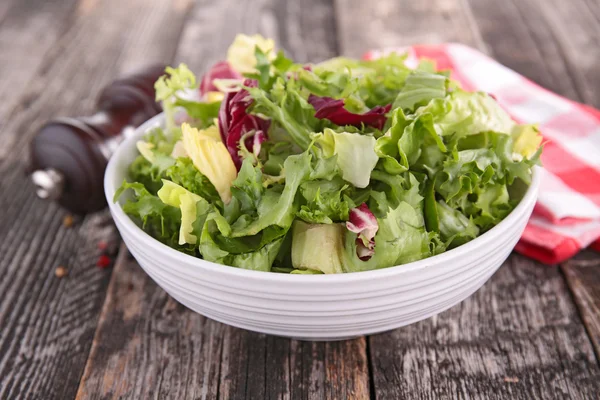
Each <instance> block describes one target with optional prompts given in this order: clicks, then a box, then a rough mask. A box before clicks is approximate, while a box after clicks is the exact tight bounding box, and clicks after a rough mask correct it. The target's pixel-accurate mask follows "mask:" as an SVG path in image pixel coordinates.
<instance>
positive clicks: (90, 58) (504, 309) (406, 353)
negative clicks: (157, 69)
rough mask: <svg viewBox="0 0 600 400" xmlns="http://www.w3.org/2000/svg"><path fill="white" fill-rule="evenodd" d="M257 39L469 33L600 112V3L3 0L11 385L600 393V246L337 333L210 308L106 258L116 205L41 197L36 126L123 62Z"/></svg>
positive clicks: (363, 393) (287, 44)
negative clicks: (269, 332) (61, 273)
mask: <svg viewBox="0 0 600 400" xmlns="http://www.w3.org/2000/svg"><path fill="white" fill-rule="evenodd" d="M257 31H258V32H261V33H262V34H264V35H266V36H270V37H273V38H275V39H276V41H277V42H278V43H279V44H280V46H281V47H283V48H284V49H285V50H286V51H287V53H288V54H290V55H292V56H293V57H295V58H296V59H298V60H300V61H308V60H312V61H318V60H322V59H325V58H328V57H331V56H334V55H337V54H345V55H350V56H359V55H360V54H361V53H362V52H364V51H365V50H368V49H371V48H378V47H382V46H394V45H406V44H410V43H413V42H442V41H458V42H462V43H466V44H469V45H471V46H474V47H476V48H479V49H481V50H483V51H486V52H487V53H489V54H490V55H492V56H493V57H495V58H496V59H498V60H499V61H500V62H502V63H504V64H506V65H508V66H509V67H511V68H513V69H515V70H517V71H519V72H520V73H522V74H524V75H526V76H528V77H529V78H531V79H533V80H535V81H536V82H538V83H540V84H541V85H543V86H545V87H547V88H549V89H551V90H553V91H555V92H557V93H559V94H562V95H565V96H567V97H569V98H571V99H574V100H577V101H582V102H585V103H588V104H591V105H594V106H596V107H600V90H599V89H600V87H599V86H600V67H599V65H600V3H598V1H597V0H571V1H568V2H567V1H564V0H546V1H542V0H506V1H496V0H422V1H408V0H406V1H393V0H377V1H373V2H367V1H363V0H335V1H334V0H294V1H286V2H284V1H276V0H245V1H242V0H219V1H215V0H202V1H198V2H193V1H191V0H173V1H167V0H104V1H100V0H2V2H0V98H1V99H2V100H1V101H0V132H1V134H0V139H1V141H0V159H1V162H0V177H1V178H0V210H1V211H0V216H1V219H2V224H1V227H0V254H1V255H0V272H1V274H2V278H1V279H0V397H1V398H10V399H14V398H31V399H70V398H73V397H77V398H82V399H83V398H94V399H96V398H98V399H100V398H102V399H104V398H127V399H138V398H149V397H152V398H157V399H166V398H194V399H195V398H199V399H200V398H201V399H204V398H208V399H215V398H220V399H227V398H233V399H240V398H248V399H259V398H278V399H279V398H281V399H303V398H310V399H313V398H315V399H316V398H331V399H347V398H348V399H349V398H359V399H362V398H377V399H400V398H454V397H460V398H467V397H468V398H519V399H533V398H545V399H546V398H569V397H571V398H578V399H591V398H598V397H597V396H598V394H599V393H600V369H599V365H598V356H599V355H600V347H599V344H600V311H599V308H600V256H599V255H598V254H597V253H593V252H587V253H584V254H583V255H581V256H580V257H578V258H577V259H575V260H572V261H569V262H566V263H564V264H561V265H556V266H550V267H548V266H544V265H540V264H538V263H536V262H533V261H530V260H528V259H526V258H524V257H522V256H519V255H513V256H511V258H510V259H509V260H508V261H507V262H506V263H505V264H504V265H503V266H502V267H501V268H500V270H499V271H498V272H497V273H496V274H495V275H494V276H493V277H492V279H490V281H489V282H488V283H487V284H486V285H485V286H484V287H483V288H482V289H481V290H479V291H478V292H477V293H476V294H475V295H473V296H472V297H471V298H469V299H468V300H466V301H464V302H463V303H461V304H460V305H457V306H455V307H453V308H452V309H450V310H448V311H446V312H444V313H442V314H440V315H438V316H436V317H434V318H431V319H429V320H426V321H422V322H420V323H416V324H413V325H411V326H407V327H404V328H401V329H397V330H395V331H392V332H388V333H384V334H380V335H374V336H371V337H363V338H359V339H355V340H349V341H343V342H332V343H310V342H300V341H295V340H288V339H283V338H278V337H273V336H266V335H262V334H257V333H252V332H247V331H243V330H240V329H236V328H232V327H229V326H225V325H222V324H220V323H217V322H214V321H212V320H209V319H206V318H204V317H202V316H200V315H198V314H195V313H193V312H191V311H189V310H187V309H185V308H184V307H183V306H181V305H179V304H177V303H176V302H175V301H174V300H173V299H171V298H170V297H169V296H168V295H167V294H166V293H165V292H164V291H163V290H162V289H160V288H159V287H158V286H156V285H155V284H154V283H153V282H152V281H151V280H150V279H149V278H148V277H147V276H146V275H145V274H144V273H143V271H142V270H141V269H140V268H139V267H138V266H137V265H136V263H135V261H134V260H133V259H131V258H130V256H129V255H128V253H127V251H126V249H125V248H121V251H120V252H119V253H118V256H117V255H116V254H115V259H116V261H115V262H114V265H113V266H112V267H111V268H107V269H100V268H97V267H96V261H97V259H98V257H99V256H100V254H101V252H102V250H101V249H99V248H98V243H99V242H101V241H108V242H110V241H111V240H113V241H118V236H117V233H116V231H115V228H114V226H113V224H112V222H111V219H110V216H109V215H108V213H106V212H102V213H98V214H95V215H90V216H88V217H86V218H85V219H81V220H76V221H75V224H74V225H73V226H71V227H67V226H65V224H63V218H64V217H65V215H66V214H65V212H64V211H62V210H60V209H59V208H58V207H56V206H55V205H53V204H49V203H45V202H43V201H41V200H38V199H37V198H36V197H35V195H34V194H33V193H34V192H33V188H32V185H31V184H30V183H29V182H28V180H27V179H26V178H25V176H24V174H23V172H22V171H23V167H24V164H25V159H26V153H27V147H26V145H27V143H28V140H29V139H30V138H31V136H32V134H33V133H34V132H35V130H36V128H37V127H39V126H40V124H41V123H43V122H44V121H45V120H47V119H49V118H51V117H53V116H58V115H84V114H86V113H90V112H91V111H92V107H93V103H94V97H95V95H96V94H97V93H98V91H99V89H100V88H101V87H102V86H103V85H105V84H106V83H107V82H109V81H110V80H111V79H113V78H114V77H116V76H117V75H119V74H120V73H123V72H127V71H129V70H131V69H133V68H135V67H137V66H140V65H144V64H147V63H149V62H153V61H166V62H179V61H185V62H186V63H188V65H190V67H191V68H192V69H193V70H195V71H197V72H199V73H200V72H201V71H203V69H204V68H206V67H207V66H208V65H209V64H211V63H213V62H214V61H216V60H218V59H219V58H221V57H223V56H224V52H225V50H226V48H227V46H228V44H229V43H230V42H231V41H232V39H233V37H234V35H235V33H236V32H246V33H253V32H257ZM67 225H68V224H67ZM59 265H63V266H65V267H66V268H67V269H68V275H67V276H66V277H63V278H61V279H59V278H57V277H56V276H55V269H56V267H57V266H59Z"/></svg>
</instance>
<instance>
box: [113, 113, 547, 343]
mask: <svg viewBox="0 0 600 400" xmlns="http://www.w3.org/2000/svg"><path fill="white" fill-rule="evenodd" d="M162 121H163V118H162V116H160V115H159V116H157V117H155V118H153V119H151V120H149V121H148V122H146V123H145V124H143V125H142V126H140V127H139V128H137V129H136V131H135V133H133V134H132V135H131V136H129V137H127V138H126V139H125V140H124V141H123V143H121V144H120V146H119V148H118V149H117V151H116V152H115V154H114V155H113V156H112V158H111V160H110V162H109V164H108V167H107V169H106V174H105V177H104V190H105V194H106V198H107V200H108V203H109V205H110V211H111V213H112V216H113V218H114V220H115V223H116V225H117V228H118V229H119V232H120V233H121V236H122V237H123V240H124V241H125V243H126V245H127V247H128V248H129V250H130V251H131V253H132V254H133V256H134V257H135V259H136V260H137V261H138V262H139V264H140V265H141V267H142V268H143V269H144V270H145V271H146V273H148V275H150V277H152V279H153V280H154V281H155V282H156V283H157V284H158V285H159V286H160V287H162V288H163V289H164V290H165V291H167V293H169V294H170V295H171V296H173V298H175V299H176V300H177V301H179V302H180V303H181V304H183V305H185V306H187V307H189V308H191V309H192V310H194V311H196V312H198V313H200V314H202V315H204V316H207V317H209V318H212V319H214V320H217V321H220V322H223V323H226V324H229V325H233V326H236V327H240V328H244V329H249V330H252V331H257V332H263V333H268V334H273V335H279V336H289V337H294V338H298V339H308V340H337V339H343V338H349V337H354V336H359V335H365V334H371V333H376V332H383V331H387V330H390V329H394V328H398V327H400V326H403V325H407V324H411V323H413V322H416V321H420V320H422V319H425V318H429V317H431V316H433V315H435V314H437V313H439V312H441V311H444V310H446V309H447V308H450V307H452V306H453V305H455V304H457V303H459V302H461V301H462V300H464V299H465V298H467V297H469V296H470V295H471V294H472V293H473V292H475V291H476V290H477V289H479V288H480V287H481V286H482V285H483V284H484V283H485V282H486V281H487V280H488V279H489V277H490V276H491V275H492V274H493V273H494V272H495V271H496V269H498V267H500V265H501V264H502V263H503V262H504V260H505V259H506V258H507V257H508V256H509V254H510V252H511V251H512V249H513V247H514V246H515V244H516V243H517V241H518V240H519V237H520V236H521V233H522V232H523V229H524V228H525V225H526V223H527V220H528V218H529V216H530V214H531V212H532V210H533V206H534V204H535V201H536V197H537V192H538V186H539V175H540V174H539V173H538V172H536V171H534V176H533V183H532V184H531V186H530V187H529V189H528V190H527V192H526V194H525V197H524V198H523V199H522V201H521V203H520V204H519V205H518V206H517V207H516V208H515V209H514V210H513V212H512V213H510V215H509V216H508V217H507V218H506V219H505V220H504V221H502V222H501V223H500V224H498V225H497V226H496V227H494V228H493V229H491V230H490V231H488V232H486V233H485V234H483V235H481V236H480V237H478V238H476V239H475V240H472V241H471V242H469V243H467V244H465V245H463V246H460V247H458V248H456V249H453V250H450V251H447V252H445V253H443V254H440V255H437V256H434V257H431V258H428V259H425V260H421V261H417V262H412V263H409V264H405V265H400V266H397V267H391V268H386V269H380V270H376V271H367V272H356V273H351V274H339V275H289V274H278V273H270V272H260V271H248V270H243V269H239V268H234V267H229V266H225V265H220V264H215V263H212V262H208V261H204V260H202V259H199V258H195V257H192V256H189V255H186V254H184V253H180V252H178V251H176V250H173V249H171V248H170V247H168V246H166V245H164V244H162V243H160V242H159V241H157V240H155V239H154V238H152V237H151V236H149V235H148V234H146V233H145V232H144V231H143V230H142V229H140V228H139V227H138V226H137V225H136V224H135V223H134V222H133V221H132V220H131V219H130V218H129V217H128V216H127V215H126V214H125V213H124V212H123V210H122V209H121V205H120V204H118V203H113V201H112V199H113V196H114V193H115V190H116V189H117V188H118V187H119V186H120V185H121V182H122V181H123V179H124V178H125V176H126V171H127V167H128V165H129V164H130V163H131V161H132V160H133V159H134V158H135V156H136V155H137V154H138V153H137V149H136V146H135V143H136V141H137V140H138V139H139V138H140V137H141V136H142V135H143V134H144V133H145V132H146V130H147V129H148V128H150V127H151V126H154V125H159V124H161V123H162Z"/></svg>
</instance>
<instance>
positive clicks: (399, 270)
mask: <svg viewBox="0 0 600 400" xmlns="http://www.w3.org/2000/svg"><path fill="white" fill-rule="evenodd" d="M163 121H164V116H163V114H162V113H161V114H158V115H156V116H154V117H153V118H151V119H149V120H148V121H146V122H144V123H143V124H142V125H140V126H139V127H137V128H136V129H135V130H133V131H132V132H130V133H129V134H128V135H126V137H125V138H124V140H123V141H122V142H121V143H120V144H119V145H118V147H117V149H116V150H115V152H114V153H113V155H112V157H111V158H110V160H109V162H108V165H107V167H106V171H105V174H104V194H105V196H106V200H107V202H108V205H109V208H110V212H111V214H112V216H113V219H115V222H118V223H120V224H121V228H119V230H121V229H125V230H127V231H128V233H129V234H131V236H133V237H135V238H137V239H138V240H139V241H140V242H141V243H142V244H143V245H144V246H147V247H148V248H151V249H152V250H153V251H154V252H158V253H161V254H163V255H164V256H165V257H167V258H170V259H171V261H173V262H177V261H179V262H181V263H183V264H188V265H193V266H194V267H197V268H199V269H203V270H205V271H206V272H210V273H215V274H222V275H224V276H226V277H231V278H233V277H235V278H245V279H250V280H263V281H270V282H274V283H277V282H281V283H290V282H305V283H306V282H310V283H317V282H329V283H333V282H335V283H344V282H354V281H366V280H368V279H373V278H378V279H381V278H387V277H390V276H396V275H401V274H404V273H410V272H414V271H417V270H422V269H425V268H428V267H432V266H434V265H438V264H442V263H446V262H449V261H451V260H454V259H456V258H459V257H461V256H463V255H465V254H467V253H469V252H471V251H474V250H478V249H480V248H482V247H483V246H485V245H486V244H489V243H490V242H493V241H495V240H496V239H498V238H499V237H500V236H501V235H502V232H503V231H505V230H506V229H507V228H508V227H509V226H511V225H512V224H515V223H517V222H518V220H519V219H520V218H522V217H523V214H524V213H526V210H527V208H528V207H529V206H531V205H532V203H535V201H536V198H537V192H538V188H539V185H540V179H541V173H540V172H541V171H540V169H541V168H540V167H534V169H533V171H532V181H531V184H530V185H529V188H528V189H527V191H526V192H525V195H524V196H523V198H522V199H521V201H520V202H519V204H518V205H517V206H516V207H515V208H514V209H513V210H512V211H511V213H510V214H509V215H508V216H507V217H506V218H504V219H503V220H502V221H500V223H498V225H496V226H494V227H493V228H491V229H490V230H489V231H487V232H485V233H484V234H482V235H481V236H478V237H476V238H475V239H473V240H471V241H470V242H468V243H465V244H463V245H461V246H458V247H456V248H454V249H451V250H448V251H446V252H443V253H441V254H438V255H435V256H431V257H429V258H425V259H422V260H418V261H413V262H410V263H407V264H400V265H395V266H391V267H387V268H381V269H375V270H369V271H358V272H351V273H342V274H317V275H299V274H298V275H297V274H285V273H274V272H266V271H254V270H247V269H242V268H236V267H231V266H229V265H224V264H218V263H215V262H212V261H207V260H204V259H201V258H198V257H194V256H191V255H189V254H185V253H182V252H180V251H178V250H175V249H173V248H171V247H169V246H167V245H166V244H164V243H162V242H160V241H159V240H157V239H155V238H153V237H152V236H150V235H149V234H148V233H146V232H145V231H144V230H143V229H141V228H140V227H139V226H138V225H137V224H136V223H135V222H133V220H132V219H131V218H129V216H128V215H127V214H125V212H124V211H123V209H122V207H121V204H120V202H116V203H115V202H113V197H114V194H115V191H116V187H115V185H114V184H113V181H114V175H115V174H116V173H117V171H118V167H119V164H122V163H120V162H119V161H120V159H121V158H122V157H123V156H124V154H125V153H126V152H127V150H128V149H129V148H130V147H132V146H134V147H135V142H136V141H137V140H139V138H140V137H141V136H143V135H144V134H145V133H146V131H147V130H148V129H150V128H152V127H155V126H160V125H161V124H162V122H163Z"/></svg>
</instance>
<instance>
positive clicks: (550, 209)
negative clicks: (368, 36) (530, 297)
mask: <svg viewBox="0 0 600 400" xmlns="http://www.w3.org/2000/svg"><path fill="white" fill-rule="evenodd" d="M392 51H396V52H407V53H408V59H407V64H408V65H409V66H411V65H414V66H416V64H417V63H418V60H419V59H420V58H428V59H432V60H435V61H436V63H437V67H438V69H449V70H451V71H452V78H453V79H455V80H457V81H459V82H460V83H461V84H462V86H463V88H464V89H466V90H480V91H485V92H488V93H491V94H493V95H494V97H495V98H496V99H497V100H498V103H499V104H500V105H501V106H502V107H503V108H504V109H505V110H506V111H507V112H508V113H509V114H510V115H511V116H512V117H513V119H515V120H516V121H518V122H522V123H535V124H538V126H539V128H540V130H541V132H542V134H543V136H544V140H545V142H546V144H545V147H544V152H543V154H542V163H543V165H544V169H542V172H541V173H542V180H541V185H540V192H539V197H538V201H537V204H536V207H535V209H534V212H533V215H532V217H531V219H530V220H529V223H528V224H527V227H526V228H525V232H523V236H522V237H521V240H520V241H519V243H518V244H517V247H516V250H517V251H518V252H520V253H522V254H525V255H526V256H529V257H531V258H535V259H536V260H539V261H541V262H544V263H547V264H553V263H558V262H561V261H564V260H566V259H568V258H570V257H572V256H574V255H575V254H577V252H579V250H581V249H583V248H586V247H588V246H591V247H593V248H595V249H596V250H600V111H598V110H596V109H594V108H591V107H589V106H586V105H584V104H580V103H576V102H574V101H571V100H568V99H566V98H564V97H561V96H558V95H556V94H555V93H552V92H550V91H548V90H546V89H544V88H542V87H540V86H538V85H536V84H535V83H533V82H531V81H529V80H527V79H526V78H524V77H523V76H521V75H519V74H518V73H516V72H515V71H513V70H511V69H508V68H506V67H505V66H503V65H501V64H499V63H497V62H496V61H494V60H492V59H491V58H489V57H488V56H486V55H485V54H483V53H481V52H479V51H477V50H475V49H472V48H470V47H467V46H464V45H461V44H455V43H448V44H440V45H422V46H421V45H419V46H413V47H410V48H397V49H386V50H381V51H372V52H369V53H367V54H365V56H364V58H366V59H373V58H377V57H381V56H382V55H384V54H387V53H390V52H392Z"/></svg>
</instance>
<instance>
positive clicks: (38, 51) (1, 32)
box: [0, 0, 77, 129]
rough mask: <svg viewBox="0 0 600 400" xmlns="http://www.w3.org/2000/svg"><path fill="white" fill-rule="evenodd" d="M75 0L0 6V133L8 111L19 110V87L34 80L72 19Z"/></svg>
mask: <svg viewBox="0 0 600 400" xmlns="http://www.w3.org/2000/svg"><path fill="white" fill-rule="evenodd" d="M76 4H77V0H64V1H63V0H17V1H13V0H3V1H2V2H0V97H1V98H2V101H1V102H0V129H1V127H2V125H4V124H5V122H6V121H5V119H6V117H7V116H8V114H9V111H10V110H11V109H14V108H15V107H17V109H20V108H21V107H22V105H21V104H20V100H21V101H23V100H22V99H21V98H20V96H19V95H20V94H21V91H22V88H23V86H25V85H27V84H28V83H29V82H30V81H31V79H32V78H33V77H34V76H35V73H36V72H37V70H38V68H39V67H40V65H41V64H42V62H43V60H44V59H45V55H46V53H47V52H48V50H49V49H50V48H51V47H52V46H53V45H55V44H56V42H57V41H58V40H60V38H61V37H62V35H63V34H64V33H65V31H66V27H68V26H69V25H70V23H71V21H72V19H73V16H74V13H75V10H76V8H75V5H76Z"/></svg>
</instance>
